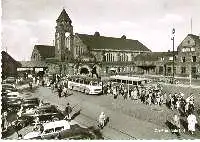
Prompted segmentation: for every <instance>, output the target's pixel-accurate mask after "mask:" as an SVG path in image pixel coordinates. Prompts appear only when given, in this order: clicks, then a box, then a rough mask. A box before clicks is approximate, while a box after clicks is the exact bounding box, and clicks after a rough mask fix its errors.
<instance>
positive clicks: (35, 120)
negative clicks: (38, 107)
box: [34, 116, 40, 130]
mask: <svg viewBox="0 0 200 142" xmlns="http://www.w3.org/2000/svg"><path fill="white" fill-rule="evenodd" d="M34 122H35V125H34V130H36V129H37V125H38V124H39V123H40V119H39V117H37V116H36V117H35V119H34Z"/></svg>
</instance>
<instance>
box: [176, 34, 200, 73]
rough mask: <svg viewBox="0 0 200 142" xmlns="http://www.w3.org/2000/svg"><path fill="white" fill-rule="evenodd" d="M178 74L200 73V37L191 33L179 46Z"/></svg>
mask: <svg viewBox="0 0 200 142" xmlns="http://www.w3.org/2000/svg"><path fill="white" fill-rule="evenodd" d="M177 50H178V56H177V75H180V76H189V75H190V74H192V75H193V76H195V75H196V74H198V73H200V37H199V36H196V35H192V34H189V35H188V36H187V37H186V38H185V39H184V40H183V41H182V42H181V44H180V45H179V46H178V48H177Z"/></svg>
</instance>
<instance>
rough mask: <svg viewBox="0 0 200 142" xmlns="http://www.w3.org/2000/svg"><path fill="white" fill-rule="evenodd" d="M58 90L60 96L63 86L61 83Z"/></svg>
mask: <svg viewBox="0 0 200 142" xmlns="http://www.w3.org/2000/svg"><path fill="white" fill-rule="evenodd" d="M57 90H58V97H59V98H60V97H61V93H62V86H61V85H59V86H58V89H57Z"/></svg>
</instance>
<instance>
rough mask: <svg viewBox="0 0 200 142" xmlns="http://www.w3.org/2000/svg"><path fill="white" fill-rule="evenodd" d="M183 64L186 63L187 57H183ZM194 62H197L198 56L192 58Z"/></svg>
mask: <svg viewBox="0 0 200 142" xmlns="http://www.w3.org/2000/svg"><path fill="white" fill-rule="evenodd" d="M182 62H183V63H185V62H186V57H182ZM192 62H197V57H196V56H192Z"/></svg>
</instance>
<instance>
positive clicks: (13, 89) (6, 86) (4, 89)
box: [2, 84, 17, 94]
mask: <svg viewBox="0 0 200 142" xmlns="http://www.w3.org/2000/svg"><path fill="white" fill-rule="evenodd" d="M10 92H17V88H16V87H15V85H12V84H2V93H4V94H6V93H10Z"/></svg>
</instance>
